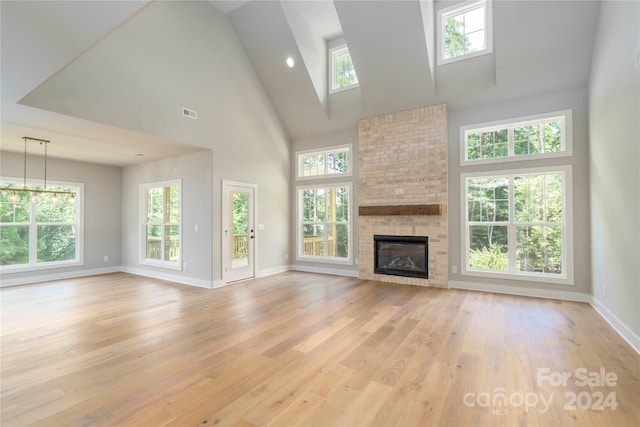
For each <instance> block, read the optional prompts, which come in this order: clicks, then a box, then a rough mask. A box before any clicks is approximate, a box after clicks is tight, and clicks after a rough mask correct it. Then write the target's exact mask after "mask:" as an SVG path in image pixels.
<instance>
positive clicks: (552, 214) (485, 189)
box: [465, 170, 566, 277]
mask: <svg viewBox="0 0 640 427" xmlns="http://www.w3.org/2000/svg"><path fill="white" fill-rule="evenodd" d="M565 179H566V176H565V172H564V171H562V170H560V171H551V172H539V173H526V174H525V173H522V174H504V175H501V176H475V177H468V178H466V179H465V187H466V218H467V224H466V232H467V238H468V240H467V241H468V248H467V269H468V270H476V271H482V270H484V271H493V272H508V273H516V274H520V273H526V274H535V275H541V276H556V277H559V276H564V275H566V265H565V260H566V254H565V250H566V243H565V242H566V231H565V210H566V206H565Z"/></svg>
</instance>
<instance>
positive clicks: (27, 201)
mask: <svg viewBox="0 0 640 427" xmlns="http://www.w3.org/2000/svg"><path fill="white" fill-rule="evenodd" d="M0 186H1V187H7V188H15V189H16V194H17V195H18V196H19V197H20V200H19V201H17V202H15V203H13V202H11V201H10V200H9V196H10V195H11V192H8V191H2V192H0V266H1V268H2V270H3V271H5V270H7V271H28V270H36V269H42V268H54V267H68V266H72V265H80V264H82V250H81V243H82V226H81V225H82V224H81V219H82V214H81V212H82V206H83V198H82V189H83V185H82V184H77V183H53V185H51V184H49V185H47V188H46V190H48V191H60V192H73V193H75V195H76V196H75V199H74V200H70V199H69V197H68V195H66V194H60V195H58V194H54V193H38V194H37V197H36V198H32V194H31V193H30V192H29V191H22V190H23V189H24V187H23V183H22V182H19V183H18V181H16V180H11V179H3V180H2V181H1V182H0ZM28 188H33V189H37V190H44V189H45V188H44V187H43V186H41V185H38V184H36V183H32V184H28Z"/></svg>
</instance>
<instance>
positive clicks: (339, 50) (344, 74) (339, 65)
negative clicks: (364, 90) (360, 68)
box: [329, 44, 358, 93]
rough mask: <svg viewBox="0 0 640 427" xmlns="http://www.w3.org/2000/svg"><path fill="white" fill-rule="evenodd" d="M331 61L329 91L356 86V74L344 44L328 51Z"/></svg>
mask: <svg viewBox="0 0 640 427" xmlns="http://www.w3.org/2000/svg"><path fill="white" fill-rule="evenodd" d="M329 58H330V63H331V72H330V77H329V78H330V80H331V81H330V82H329V84H330V91H329V92H330V93H334V92H339V91H341V90H345V89H350V88H353V87H357V86H358V76H357V75H356V70H355V68H354V67H353V62H352V61H351V55H350V54H349V48H348V47H347V45H346V44H343V45H340V46H337V47H334V48H333V49H331V50H330V51H329Z"/></svg>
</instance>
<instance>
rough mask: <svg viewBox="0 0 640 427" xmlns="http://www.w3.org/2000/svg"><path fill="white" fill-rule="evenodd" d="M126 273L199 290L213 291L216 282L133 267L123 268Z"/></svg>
mask: <svg viewBox="0 0 640 427" xmlns="http://www.w3.org/2000/svg"><path fill="white" fill-rule="evenodd" d="M119 271H123V272H125V273H131V274H136V275H138V276H144V277H151V278H153V279H161V280H168V281H170V282H176V283H182V284H184V285H191V286H197V287H199V288H206V289H212V288H213V285H214V282H213V281H211V280H202V279H196V278H194V277H184V276H178V275H177V274H169V273H160V272H157V271H151V270H145V269H141V268H133V267H121V270H119Z"/></svg>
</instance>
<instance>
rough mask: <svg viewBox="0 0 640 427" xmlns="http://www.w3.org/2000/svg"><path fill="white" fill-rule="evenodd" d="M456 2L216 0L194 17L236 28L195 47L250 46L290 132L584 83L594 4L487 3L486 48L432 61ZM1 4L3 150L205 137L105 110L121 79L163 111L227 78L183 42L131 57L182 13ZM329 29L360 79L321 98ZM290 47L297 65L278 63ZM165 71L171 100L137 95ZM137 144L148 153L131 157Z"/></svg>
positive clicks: (90, 149) (156, 148) (109, 4)
mask: <svg viewBox="0 0 640 427" xmlns="http://www.w3.org/2000/svg"><path fill="white" fill-rule="evenodd" d="M186 3H187V2H184V4H183V5H180V4H176V5H175V7H176V8H178V7H188V5H187V4H186ZM450 4H451V2H433V1H427V0H401V1H395V0H386V1H385V0H374V1H346V0H344V1H343V0H336V1H330V0H326V1H276V0H274V1H258V0H254V1H248V2H247V1H214V0H211V1H209V2H208V3H206V5H207V7H208V8H210V10H209V11H207V13H206V14H202V19H209V20H210V25H211V27H212V31H214V27H215V28H217V27H221V26H229V27H230V28H231V29H232V30H230V31H232V32H233V33H235V35H236V36H237V37H236V40H230V39H229V40H217V39H216V33H215V32H212V33H211V34H207V35H203V37H204V36H206V37H208V38H209V39H208V40H209V41H205V43H208V44H203V46H207V49H216V50H217V51H218V52H220V53H221V57H222V54H224V51H225V49H227V48H229V49H231V48H237V47H239V48H240V49H243V50H244V51H245V52H246V55H247V57H248V60H249V61H250V65H251V66H252V67H253V69H254V70H255V73H256V75H257V76H258V78H259V81H260V82H261V84H262V86H263V87H264V90H265V91H266V93H267V95H268V97H269V99H270V100H271V103H272V104H273V106H274V108H275V111H276V112H277V114H278V117H279V118H280V121H281V122H282V124H283V126H284V128H285V130H286V132H287V133H288V135H289V137H290V138H291V139H293V140H295V139H299V138H305V137H310V136H315V135H320V134H326V133H331V132H336V131H342V130H345V129H350V128H351V129H353V128H355V126H356V123H357V120H358V119H359V118H363V117H369V116H374V115H379V114H384V113H390V112H394V111H401V110H405V109H410V108H415V107H418V106H423V105H429V104H434V103H440V102H446V103H447V104H448V107H449V108H450V109H453V110H456V109H464V108H469V107H474V106H478V105H482V104H483V103H493V102H499V101H503V100H509V99H514V98H517V97H526V96H528V95H533V94H536V93H540V92H550V91H557V90H563V89H571V88H576V87H585V86H586V85H587V80H588V77H589V70H590V65H591V54H592V48H593V41H594V38H595V33H596V26H597V20H598V11H599V3H598V2H596V1H589V0H586V1H571V2H569V1H526V0H525V1H494V2H493V31H494V45H493V53H491V54H489V55H484V56H481V57H477V58H472V59H468V60H464V61H459V62H455V63H452V64H447V65H443V66H438V65H436V58H435V40H436V36H435V34H434V33H435V12H436V11H437V10H438V9H439V8H441V7H446V6H448V5H450ZM0 7H1V19H2V22H1V23H2V27H1V31H2V39H1V43H2V46H1V47H2V64H1V66H2V70H1V71H2V76H1V78H2V80H1V83H2V86H1V89H2V91H1V94H2V114H1V119H2V130H1V134H2V147H1V148H2V149H3V150H8V151H20V149H21V148H22V146H21V140H20V137H22V136H23V135H28V136H35V137H43V138H47V139H51V140H53V141H56V144H55V145H53V144H52V146H51V150H52V155H53V156H58V157H65V158H71V159H76V160H82V161H91V162H98V163H105V164H113V165H120V166H122V165H126V164H132V163H136V162H140V161H148V160H154V159H158V158H163V157H169V156H174V155H179V154H186V153H189V152H193V151H196V150H199V149H202V147H203V146H206V144H203V145H198V143H197V139H196V138H194V139H189V138H181V137H180V133H179V132H172V130H171V129H162V127H161V126H160V127H159V128H157V127H153V126H152V125H151V124H150V125H149V126H148V127H145V126H139V125H138V124H137V123H136V122H135V121H136V119H137V118H136V115H135V114H131V118H130V120H131V121H130V122H129V121H127V120H119V121H117V125H115V124H116V122H115V121H113V120H109V119H108V116H110V114H108V109H110V108H111V109H113V108H115V105H117V104H114V103H113V102H112V101H113V100H112V99H110V93H114V92H117V90H118V87H119V82H121V81H124V80H127V81H137V82H138V85H137V86H134V87H136V88H137V89H136V90H137V91H139V92H138V93H136V91H133V92H132V93H130V95H129V96H130V104H131V105H130V108H131V111H135V104H136V98H137V97H146V98H147V99H148V98H153V100H154V102H156V103H158V104H159V107H158V108H161V107H163V105H162V104H163V103H164V102H168V101H166V100H167V99H169V98H171V95H172V94H182V93H185V92H189V91H190V90H192V88H194V87H195V88H197V87H212V86H215V85H216V84H220V85H224V84H227V83H225V80H224V78H223V77H224V76H211V75H207V74H206V73H203V72H198V70H195V69H188V68H185V67H181V66H180V65H181V64H190V63H191V58H189V57H187V56H186V55H188V54H192V53H193V52H192V51H191V50H186V49H185V50H184V51H183V52H184V53H183V57H179V58H173V57H172V58H167V55H166V52H163V51H159V50H158V51H155V50H153V49H150V50H145V51H140V52H138V53H139V54H137V55H136V54H135V51H134V49H136V46H139V45H140V43H141V39H144V38H145V37H151V36H152V35H153V37H164V36H165V35H166V38H167V40H166V41H165V42H166V43H169V44H170V43H171V34H172V32H181V31H188V30H189V23H188V22H179V20H180V16H173V15H171V16H170V15H168V14H164V15H162V14H160V13H159V12H158V11H157V10H154V9H153V8H151V7H150V3H149V2H148V1H127V2H113V1H86V2H73V1H42V2H31V1H3V2H0ZM199 7H202V6H199ZM225 14H226V17H225ZM172 19H173V20H174V21H175V22H173V21H171V20H172ZM154 20H156V21H154ZM133 21H135V24H136V25H137V27H136V26H134V25H133ZM154 22H159V23H161V24H162V25H163V32H162V33H153V32H145V31H141V30H140V29H144V28H152V27H153V26H154ZM127 23H131V25H126V24H127ZM168 23H169V24H171V25H168ZM145 26H146V27H145ZM132 28H138V31H134V30H133V29H132ZM336 37H343V38H344V41H346V43H347V45H348V46H349V49H350V52H351V56H352V59H353V63H354V66H355V68H356V72H357V74H358V79H359V87H358V88H356V89H352V90H347V91H343V92H339V93H336V94H331V95H329V93H328V90H327V70H328V65H327V46H328V45H329V44H331V42H332V40H333V39H334V38H336ZM238 41H239V42H238ZM149 46H151V44H149ZM177 51H180V50H179V49H178V50H177ZM289 56H292V57H293V58H294V59H295V61H296V66H295V67H294V68H293V69H290V68H288V67H287V66H286V65H285V59H286V58H287V57H289ZM176 59H178V60H179V61H176ZM123 63H124V64H127V66H124V65H123ZM97 64H99V66H100V72H99V73H98V72H96V71H95V68H96V67H97ZM115 64H118V65H117V66H116V65H115ZM194 64H195V62H194ZM111 67H112V68H111ZM159 68H162V69H164V70H165V72H164V74H161V76H163V79H164V80H163V81H162V82H155V83H157V84H158V85H160V83H161V87H163V88H164V89H163V91H166V93H167V94H168V96H166V97H165V96H163V95H164V94H163V93H149V92H148V91H147V92H145V88H156V87H159V86H158V85H156V86H154V85H153V84H152V83H154V82H149V81H147V80H151V81H152V80H153V79H154V74H153V73H148V72H147V73H142V72H141V71H140V70H149V69H159ZM185 74H186V77H188V78H187V79H185V78H184V77H185ZM159 75H160V74H159ZM158 78H159V77H158ZM186 80H191V81H187V82H185V81H186ZM213 90H216V89H215V88H214V89H213ZM221 90H222V89H221ZM224 90H228V88H225V89H224ZM237 96H241V89H238V91H237ZM212 102H213V101H212ZM166 107H167V108H173V106H168V105H167V106H166ZM215 111H216V110H215V109H211V112H212V114H214V113H215ZM103 117H104V119H103ZM152 119H153V118H150V122H152V121H153V120H152ZM156 129H161V131H157V132H156V131H155V130H156ZM204 137H206V136H204ZM199 138H201V139H202V138H203V136H202V135H200V136H199ZM194 140H195V143H194ZM135 152H143V153H145V157H144V158H137V157H130V154H132V153H135Z"/></svg>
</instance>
